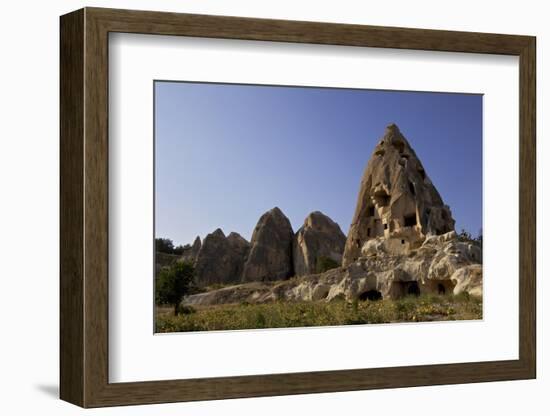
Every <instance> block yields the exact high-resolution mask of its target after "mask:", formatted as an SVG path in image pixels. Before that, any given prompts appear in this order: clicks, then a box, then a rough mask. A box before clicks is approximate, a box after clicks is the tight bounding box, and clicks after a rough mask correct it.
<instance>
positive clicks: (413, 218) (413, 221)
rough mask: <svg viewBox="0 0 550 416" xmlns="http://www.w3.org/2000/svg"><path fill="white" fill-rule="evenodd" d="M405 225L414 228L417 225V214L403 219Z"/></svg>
mask: <svg viewBox="0 0 550 416" xmlns="http://www.w3.org/2000/svg"><path fill="white" fill-rule="evenodd" d="M403 225H404V226H405V227H414V226H415V225H416V214H409V215H405V216H404V217H403Z"/></svg>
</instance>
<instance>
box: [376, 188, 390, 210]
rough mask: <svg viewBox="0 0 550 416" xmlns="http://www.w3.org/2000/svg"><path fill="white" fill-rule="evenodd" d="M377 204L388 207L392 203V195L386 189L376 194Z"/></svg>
mask: <svg viewBox="0 0 550 416" xmlns="http://www.w3.org/2000/svg"><path fill="white" fill-rule="evenodd" d="M374 199H375V201H376V204H377V205H378V206H380V207H387V206H388V205H389V204H390V199H391V197H390V196H389V195H388V194H387V193H386V192H384V191H381V192H379V193H377V194H375V195H374Z"/></svg>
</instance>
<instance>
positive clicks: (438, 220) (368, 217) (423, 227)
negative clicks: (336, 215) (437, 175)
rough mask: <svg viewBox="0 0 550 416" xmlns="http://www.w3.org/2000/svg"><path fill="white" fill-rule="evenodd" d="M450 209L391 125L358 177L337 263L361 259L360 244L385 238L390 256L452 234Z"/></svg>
mask: <svg viewBox="0 0 550 416" xmlns="http://www.w3.org/2000/svg"><path fill="white" fill-rule="evenodd" d="M454 224H455V222H454V220H453V218H452V215H451V210H450V209H449V207H448V206H447V205H445V204H444V203H443V200H442V199H441V196H440V195H439V193H438V192H437V190H436V189H435V187H434V185H433V184H432V182H431V180H430V178H429V177H428V175H427V173H426V171H425V169H424V167H423V166H422V163H421V162H420V160H419V159H418V157H417V156H416V153H415V152H414V150H413V149H412V148H411V146H410V145H409V143H408V141H407V140H406V139H405V137H403V135H402V134H401V132H400V131H399V128H398V127H397V126H396V125H395V124H391V125H389V126H388V127H387V128H386V132H385V134H384V137H383V138H382V139H381V140H380V142H379V143H378V144H377V145H376V147H375V149H374V152H373V154H372V156H371V158H370V160H369V162H368V164H367V168H366V169H365V172H364V174H363V178H362V180H361V185H360V189H359V196H358V198H357V205H356V208H355V214H354V216H353V220H352V224H351V227H350V230H349V233H348V237H347V241H346V247H345V250H344V256H343V257H344V258H343V264H344V265H349V264H351V263H352V262H354V261H356V260H357V259H358V258H359V257H360V256H361V249H362V248H363V245H364V244H365V243H366V242H367V241H369V240H371V239H375V238H377V237H385V238H386V239H387V240H388V241H387V243H386V246H387V248H388V249H389V250H390V251H391V252H392V253H393V254H399V253H406V252H408V251H409V250H412V249H415V248H417V247H419V246H420V245H421V244H422V241H423V240H424V238H425V237H426V236H428V235H441V234H445V233H448V232H450V231H453V230H454Z"/></svg>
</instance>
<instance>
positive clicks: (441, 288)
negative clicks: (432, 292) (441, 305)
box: [437, 283, 445, 295]
mask: <svg viewBox="0 0 550 416" xmlns="http://www.w3.org/2000/svg"><path fill="white" fill-rule="evenodd" d="M437 293H439V294H440V295H444V294H445V286H444V285H443V283H438V284H437Z"/></svg>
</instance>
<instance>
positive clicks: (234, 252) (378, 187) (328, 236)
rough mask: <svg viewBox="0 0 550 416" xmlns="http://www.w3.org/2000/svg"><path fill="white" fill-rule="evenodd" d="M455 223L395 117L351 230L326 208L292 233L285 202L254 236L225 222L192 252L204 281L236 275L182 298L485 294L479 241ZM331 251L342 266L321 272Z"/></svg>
mask: <svg viewBox="0 0 550 416" xmlns="http://www.w3.org/2000/svg"><path fill="white" fill-rule="evenodd" d="M454 226H455V221H454V219H453V217H452V213H451V210H450V208H449V207H448V206H447V205H445V204H444V202H443V200H442V198H441V196H440V194H439V192H438V191H437V189H436V188H435V186H434V185H433V183H432V181H431V180H430V178H429V177H428V175H427V173H426V171H425V169H424V167H423V165H422V163H421V162H420V160H419V159H418V157H417V155H416V153H415V152H414V150H413V149H412V148H411V146H410V144H409V143H408V141H407V140H406V139H405V137H404V136H403V135H402V134H401V132H400V131H399V128H398V127H397V126H396V125H395V124H391V125H389V126H388V127H387V128H386V132H385V134H384V136H383V137H382V139H381V140H380V141H379V142H378V144H377V145H376V147H375V149H374V151H373V154H372V155H371V157H370V159H369V161H368V164H367V167H366V169H365V172H364V174H363V178H362V180H361V184H360V189H359V195H358V199H357V204H356V209H355V214H354V217H353V221H352V224H351V226H350V230H349V233H348V236H347V238H346V236H345V235H344V234H343V233H342V231H341V230H340V227H339V226H338V224H336V223H335V222H334V221H332V220H331V219H330V218H329V217H327V216H326V215H323V214H322V213H320V212H313V213H311V214H310V215H308V217H307V218H306V219H305V221H304V224H303V226H302V227H301V228H300V229H299V230H298V231H297V232H296V233H294V232H293V230H292V227H291V224H290V221H289V220H288V218H287V217H286V216H285V215H284V214H283V213H282V211H281V210H280V209H279V208H273V209H272V210H270V211H268V212H266V213H265V214H264V215H262V216H261V218H260V220H259V221H258V224H257V225H256V228H255V229H254V232H253V234H252V240H251V241H250V243H248V242H247V241H246V240H245V239H244V238H242V237H241V236H240V235H238V234H236V233H231V234H230V235H229V236H227V237H225V235H224V234H223V232H222V231H221V230H219V229H218V230H216V231H215V232H214V233H212V234H209V235H208V236H207V237H206V238H205V239H204V241H203V242H202V245H201V242H200V240H196V241H195V244H193V246H192V249H193V250H194V251H193V252H192V250H191V249H190V250H189V256H191V257H186V259H187V261H189V260H191V261H193V262H194V263H195V265H196V270H197V276H198V283H199V284H200V285H203V286H207V285H211V284H213V283H223V284H232V283H234V285H233V286H229V287H224V288H222V289H218V290H212V291H209V292H206V293H200V294H195V295H192V296H188V297H187V298H186V299H185V300H184V302H186V303H188V304H195V305H196V304H200V305H213V304H220V303H235V302H250V303H255V302H268V301H276V300H285V301H297V300H321V299H323V300H326V301H331V300H333V299H336V298H345V299H348V300H351V299H381V298H390V299H396V298H399V297H402V296H405V295H408V294H414V295H418V294H420V293H439V294H443V293H454V294H459V293H462V292H467V293H469V294H471V295H475V296H481V295H482V291H483V286H482V266H481V263H482V254H481V247H480V245H479V244H478V243H476V242H473V241H463V239H460V238H459V237H458V236H457V234H456V232H455V231H454ZM193 256H194V257H193ZM323 258H328V259H331V260H332V261H334V262H335V266H336V265H337V266H336V267H334V268H332V269H330V270H328V271H324V272H321V273H319V270H318V268H317V266H318V262H319V260H320V259H323ZM291 276H296V278H293V279H288V278H289V277H291Z"/></svg>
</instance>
